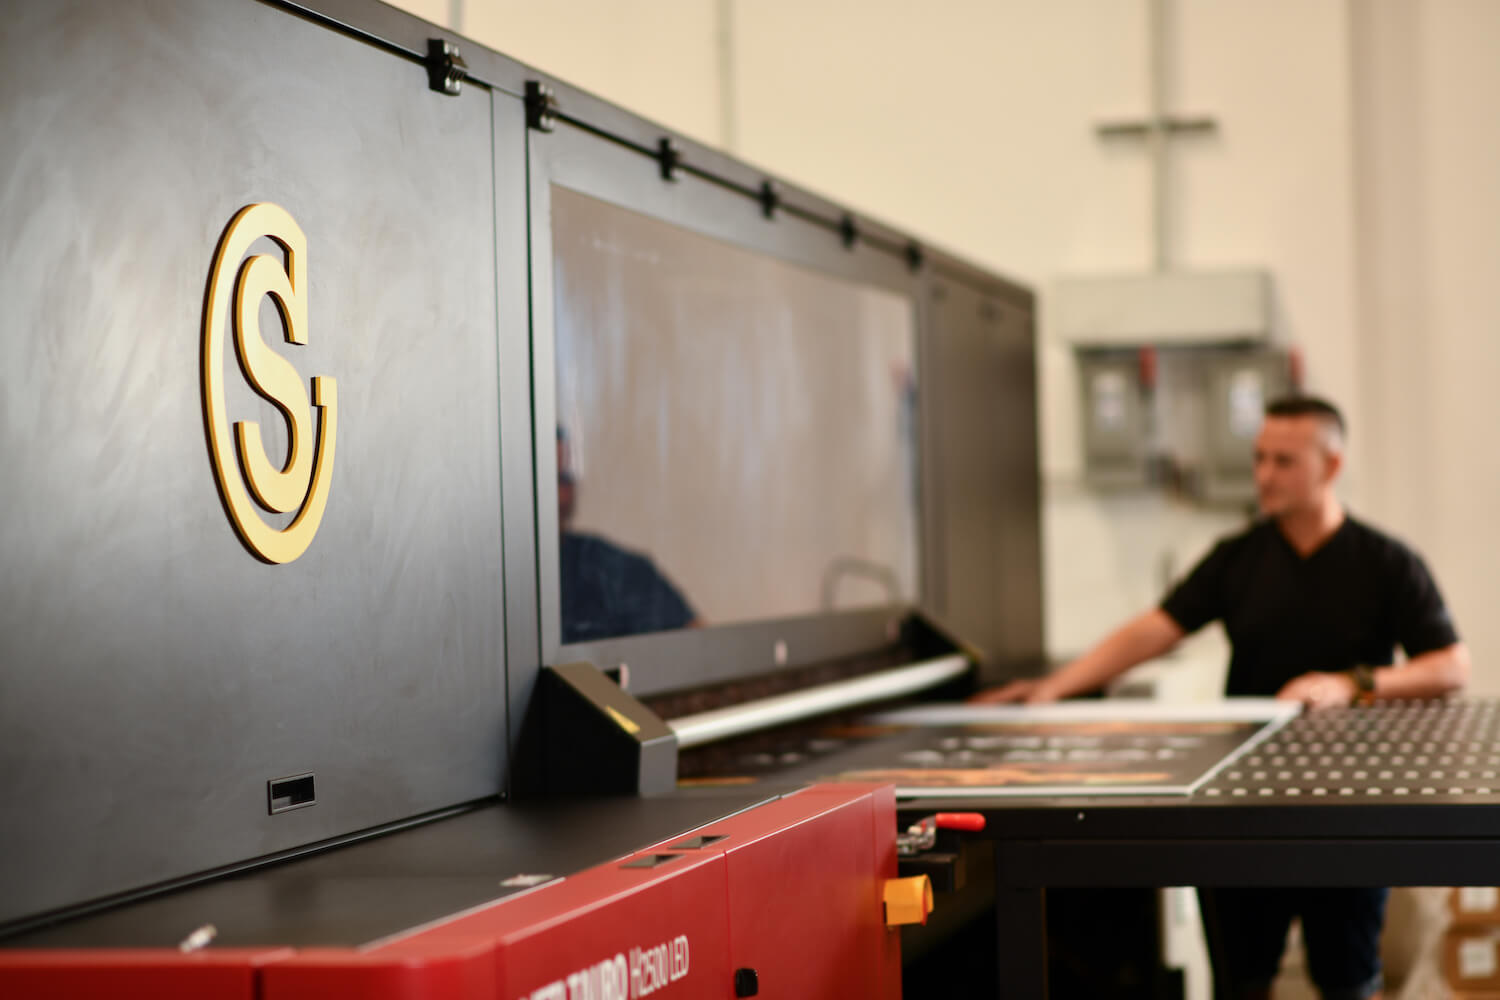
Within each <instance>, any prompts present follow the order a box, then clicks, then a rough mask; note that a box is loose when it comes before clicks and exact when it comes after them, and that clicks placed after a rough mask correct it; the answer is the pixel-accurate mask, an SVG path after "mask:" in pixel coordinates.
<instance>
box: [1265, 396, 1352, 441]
mask: <svg viewBox="0 0 1500 1000" xmlns="http://www.w3.org/2000/svg"><path fill="white" fill-rule="evenodd" d="M1266 416H1268V417H1317V418H1318V422H1319V423H1321V424H1322V425H1323V426H1324V428H1325V429H1326V430H1327V431H1328V432H1329V434H1330V436H1332V438H1333V439H1334V441H1336V442H1337V443H1339V444H1342V443H1343V441H1344V438H1345V437H1347V436H1348V434H1349V432H1348V430H1347V428H1345V426H1344V415H1343V414H1342V413H1340V412H1339V408H1338V407H1337V406H1334V405H1333V404H1332V403H1330V402H1329V401H1328V400H1326V399H1320V398H1319V397H1317V396H1282V397H1281V398H1280V399H1273V400H1271V402H1269V403H1267V404H1266Z"/></svg>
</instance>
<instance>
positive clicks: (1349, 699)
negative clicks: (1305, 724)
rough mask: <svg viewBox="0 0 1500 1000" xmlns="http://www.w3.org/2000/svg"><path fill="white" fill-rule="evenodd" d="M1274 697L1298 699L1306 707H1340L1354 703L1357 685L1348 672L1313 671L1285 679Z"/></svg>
mask: <svg viewBox="0 0 1500 1000" xmlns="http://www.w3.org/2000/svg"><path fill="white" fill-rule="evenodd" d="M1276 697H1277V698H1279V699H1280V700H1282V701H1300V702H1302V704H1304V705H1306V706H1307V707H1308V708H1342V707H1344V706H1346V705H1352V704H1354V699H1355V698H1357V697H1359V685H1357V684H1355V683H1354V678H1353V677H1350V676H1349V675H1348V674H1326V673H1320V672H1318V671H1314V672H1312V673H1308V674H1303V675H1302V676H1301V677H1293V678H1292V679H1291V680H1289V681H1287V682H1286V686H1285V687H1283V688H1282V689H1281V690H1280V691H1277V692H1276Z"/></svg>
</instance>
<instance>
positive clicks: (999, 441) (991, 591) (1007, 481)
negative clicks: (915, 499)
mask: <svg viewBox="0 0 1500 1000" xmlns="http://www.w3.org/2000/svg"><path fill="white" fill-rule="evenodd" d="M925 313H926V324H925V329H924V353H923V366H924V370H925V372H926V374H925V377H924V395H923V420H924V435H923V444H924V447H925V449H926V450H925V460H926V461H925V467H926V480H925V484H926V487H927V497H928V502H927V503H926V504H924V512H925V517H926V536H925V537H926V541H927V551H928V552H929V553H930V560H929V563H928V592H927V594H926V595H925V598H924V600H925V604H926V606H927V607H929V608H930V609H931V610H932V612H933V614H935V615H936V616H937V617H938V619H939V620H941V621H942V622H943V623H944V624H946V625H947V626H948V627H949V628H951V629H952V630H953V632H954V633H955V634H956V635H957V636H959V637H960V638H962V639H963V640H964V641H966V642H971V643H974V644H976V645H978V646H979V647H980V648H981V649H982V650H983V651H984V653H985V654H986V656H987V659H988V662H989V664H990V670H989V676H990V678H991V679H992V680H998V679H1000V678H1002V677H1013V676H1016V675H1017V674H1018V673H1030V672H1032V671H1034V670H1035V668H1036V667H1037V666H1038V665H1039V664H1040V663H1041V661H1042V658H1043V655H1044V650H1043V645H1042V607H1041V592H1042V580H1041V531H1040V521H1041V501H1040V486H1039V471H1038V462H1037V391H1036V367H1035V365H1036V361H1035V358H1036V354H1035V343H1034V338H1035V316H1034V314H1033V312H1032V311H1031V309H1030V308H1029V307H1023V306H1020V305H1016V304H1012V303H1009V302H1007V301H1005V300H1002V299H999V298H996V297H994V296H992V295H989V294H986V293H985V292H983V291H981V290H978V289H975V288H973V287H970V286H969V285H968V284H965V283H961V282H958V281H953V280H948V279H943V278H937V279H935V280H934V281H933V282H932V284H931V286H930V288H929V289H928V293H927V297H926V304H925Z"/></svg>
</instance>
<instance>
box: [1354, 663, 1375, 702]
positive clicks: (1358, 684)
mask: <svg viewBox="0 0 1500 1000" xmlns="http://www.w3.org/2000/svg"><path fill="white" fill-rule="evenodd" d="M1349 678H1350V679H1351V680H1353V681H1354V701H1355V704H1359V705H1368V704H1369V703H1370V702H1372V701H1374V700H1375V668H1374V667H1367V666H1365V665H1364V664H1363V663H1361V664H1360V665H1359V666H1357V667H1355V668H1354V669H1353V670H1350V671H1349Z"/></svg>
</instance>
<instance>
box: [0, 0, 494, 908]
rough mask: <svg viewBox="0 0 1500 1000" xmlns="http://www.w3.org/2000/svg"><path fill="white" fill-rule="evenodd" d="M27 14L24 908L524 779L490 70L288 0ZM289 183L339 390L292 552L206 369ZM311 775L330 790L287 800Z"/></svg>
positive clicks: (6, 782)
mask: <svg viewBox="0 0 1500 1000" xmlns="http://www.w3.org/2000/svg"><path fill="white" fill-rule="evenodd" d="M6 19H7V25H6V31H5V34H4V36H3V38H4V49H3V58H0V93H3V94H4V95H5V99H4V102H3V104H0V135H4V136H5V141H4V153H3V155H0V163H3V172H0V301H3V302H4V303H5V309H4V312H3V319H0V323H3V335H0V466H3V468H4V469H5V472H4V474H3V478H0V509H3V512H4V516H3V519H0V565H3V566H4V568H5V572H4V576H3V580H0V660H3V672H0V788H3V789H4V792H5V796H6V802H5V807H4V809H3V811H0V922H4V921H6V920H10V919H13V918H17V917H19V916H22V915H25V914H31V913H35V912H37V911H41V910H46V909H50V908H53V907H58V906H63V905H66V904H70V903H74V902H76V901H79V900H82V899H87V898H92V897H96V896H100V895H103V894H106V893H113V892H117V891H121V890H126V889H130V888H133V887H136V886H140V885H144V884H147V883H152V882H156V881H159V880H163V879H168V878H172V877H175V876H179V875H182V874H184V873H188V872H194V871H201V870H204V869H207V868H212V867H215V866H218V865H223V864H226V863H231V862H235V861H238V860H241V859H245V858H249V857H254V856H259V855H264V854H268V853H271V852H275V851H279V850H282V849H285V848H288V847H291V846H295V845H300V844H306V843H309V842H312V841H316V840H320V839H323V838H327V837H329V836H333V835H336V834H341V833H347V832H349V831H353V830H359V829H363V828H368V827H372V826H376V825H378V824H382V823H386V822H389V821H393V820H396V819H399V818H401V817H406V816H411V815H413V814H416V813H420V812H423V811H427V810H432V809H435V808H439V807H443V806H447V805H451V804H454V803H458V802H462V801H465V800H471V799H475V798H480V797H483V796H487V795H491V794H494V793H496V792H498V791H500V790H501V788H502V775H503V768H504V757H505V745H506V744H505V712H504V696H503V693H504V647H503V620H504V619H503V615H504V601H503V595H502V586H501V545H500V540H501V523H500V509H501V505H500V461H499V454H500V443H499V426H498V425H499V411H498V401H497V387H496V372H497V358H496V346H495V345H496V313H497V297H496V283H497V282H496V274H497V266H498V265H497V259H496V254H497V238H496V233H495V232H494V224H495V223H494V219H495V218H496V213H495V211H494V210H493V208H494V204H495V200H494V194H493V191H494V187H493V184H494V181H493V177H492V162H491V159H492V155H493V153H494V151H495V149H497V148H500V147H499V144H500V143H501V139H500V138H499V137H497V138H496V139H495V142H496V143H497V146H495V147H492V127H491V126H492V119H491V100H490V95H489V94H488V93H487V92H485V91H483V90H481V89H477V88H471V89H467V90H465V92H464V95H463V96H462V97H459V98H450V97H444V96H441V95H438V94H434V93H432V92H430V91H429V90H428V89H427V85H426V77H425V74H424V73H423V71H422V69H421V68H420V67H418V66H415V65H412V64H410V63H408V62H405V61H403V60H400V59H396V58H393V57H392V56H390V55H389V54H387V53H385V52H383V51H381V50H379V49H376V48H373V47H370V46H367V45H364V44H361V43H358V42H356V41H352V40H350V39H349V38H347V37H343V36H340V35H337V34H335V33H332V32H329V31H327V30H325V29H323V28H320V27H318V26H316V25H314V24H312V23H310V22H308V21H305V20H302V19H298V18H293V17H288V16H287V15H286V14H284V13H282V12H280V11H278V10H277V9H275V8H273V7H269V6H264V5H261V4H256V3H234V4H226V3H219V2H211V0H202V2H182V3H176V4H171V5H162V4H157V3H151V2H145V0H141V2H120V3H112V4H107V5H101V4H95V3H87V2H74V3H55V2H50V0H49V2H29V3H16V4H10V5H7V8H6ZM509 121H510V123H511V125H512V127H511V128H510V132H509V134H508V136H506V140H507V141H508V142H510V143H514V142H516V141H517V139H518V136H519V130H518V129H516V128H515V127H514V116H512V117H511V119H509ZM510 155H512V156H513V157H514V158H515V159H516V161H518V162H519V160H520V157H521V152H520V150H519V149H516V148H514V147H513V146H512V147H511V148H510ZM511 169H512V171H514V169H515V168H514V167H512V168H511ZM512 176H514V173H512ZM258 201H271V202H276V203H278V204H280V205H282V206H283V207H284V208H286V209H287V210H288V211H289V212H290V213H291V214H292V216H293V217H294V218H295V219H296V220H297V221H298V223H299V224H300V226H301V228H302V229H303V231H304V232H305V233H306V235H307V259H308V279H309V280H308V292H307V297H308V302H309V309H310V323H309V343H308V345H307V346H306V347H303V348H289V347H288V345H285V344H282V343H280V341H279V337H276V335H275V334H268V336H271V337H274V338H275V340H274V343H275V345H276V346H275V349H276V350H277V351H278V352H279V353H281V354H282V355H283V356H284V357H289V358H290V359H291V360H292V362H293V363H294V364H295V365H296V366H297V367H298V370H299V372H300V374H301V377H302V379H303V380H304V386H305V385H306V379H307V378H308V377H309V376H311V375H328V376H332V377H334V378H336V379H337V382H338V386H339V429H338V438H337V458H336V461H335V463H334V467H333V480H332V487H331V491H330V498H329V502H328V507H327V512H326V515H325V516H324V518H323V521H322V525H321V528H320V530H319V531H318V533H317V536H316V537H315V538H314V540H313V542H312V544H311V547H310V548H309V549H308V550H307V552H306V553H305V554H304V555H303V556H302V557H301V558H300V559H298V560H297V561H295V562H292V563H289V564H286V565H280V566H274V565H268V564H266V563H263V562H261V561H259V560H257V559H256V558H255V557H254V556H252V555H251V554H250V552H248V551H247V550H246V548H245V547H244V546H243V545H242V544H241V543H240V541H239V540H238V538H237V537H236V535H235V533H234V531H233V529H232V528H231V525H230V521H229V519H228V517H227V516H226V513H225V510H224V507H223V505H222V504H221V502H220V499H219V495H218V493H217V491H216V488H215V483H214V478H213V474H212V468H211V464H210V461H209V454H208V448H207V445H206V443H205V434H204V420H203V416H202V407H201V402H200V389H199V376H198V365H199V331H200V320H201V312H202V309H203V302H204V288H205V283H206V281H207V277H208V273H209V267H210V262H211V259H212V256H213V253H214V249H215V246H216V244H217V242H218V240H219V236H220V234H221V232H222V231H223V228H224V227H225V225H226V224H227V223H228V222H229V220H230V218H231V217H232V216H233V215H234V213H235V212H236V211H237V210H238V209H240V208H241V207H242V206H244V205H247V204H250V203H252V202H258ZM507 212H508V213H509V216H510V218H511V219H512V221H514V218H515V216H516V214H517V212H516V204H515V199H514V197H512V198H510V199H509V200H508V201H507V202H506V203H505V205H504V206H503V209H502V211H501V213H500V215H501V217H502V218H504V217H505V213H507ZM262 245H263V246H266V247H269V244H266V243H264V241H263V243H262ZM501 246H502V247H506V246H510V247H512V248H513V240H512V241H511V242H510V243H507V242H506V241H505V239H504V238H503V237H502V239H501ZM506 266H507V267H510V268H516V267H522V268H524V257H522V258H520V259H519V260H509V261H506ZM521 284H522V281H518V280H514V279H512V280H510V281H509V283H508V284H507V285H506V286H505V287H506V289H507V291H508V293H509V294H510V295H512V296H514V295H516V294H517V290H518V289H519V288H520V286H521ZM499 308H500V309H501V310H504V313H503V314H504V315H505V316H506V317H507V319H508V321H509V322H512V323H513V322H514V321H515V317H516V316H517V311H516V310H517V304H516V302H515V301H514V299H511V300H509V301H506V302H502V303H499ZM262 322H263V323H264V324H265V325H266V329H267V330H268V331H278V332H279V329H280V327H279V324H277V323H276V322H274V311H273V310H272V308H271V306H270V305H269V304H267V303H263V305H262ZM226 370H227V372H228V376H229V381H230V383H231V393H230V406H231V409H234V410H236V412H237V414H239V415H241V416H253V417H258V419H259V420H260V421H261V423H262V425H263V426H264V427H266V428H267V429H268V430H271V431H272V433H270V434H269V444H268V447H269V448H270V449H271V451H272V454H273V455H274V454H275V453H276V451H277V450H278V449H284V448H285V447H286V432H285V430H284V423H283V421H282V420H281V418H280V417H279V415H278V414H277V411H275V410H274V409H273V408H272V407H271V406H270V405H269V404H266V403H264V402H262V401H259V400H258V399H257V397H255V396H253V395H252V393H251V392H250V390H249V389H248V387H247V386H246V385H244V379H243V377H242V376H240V374H239V372H238V371H237V370H236V369H235V368H234V367H233V365H232V363H230V364H229V365H228V366H227V369H226ZM523 558H524V554H523ZM523 610H524V608H523ZM304 772H312V773H313V774H314V775H315V780H316V794H317V803H316V805H314V806H311V807H308V808H302V809H297V810H294V811H291V812H287V813H284V814H280V815H276V816H270V815H268V814H267V801H266V782H267V780H268V779H271V778H279V777H283V776H287V775H296V774H301V773H304Z"/></svg>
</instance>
